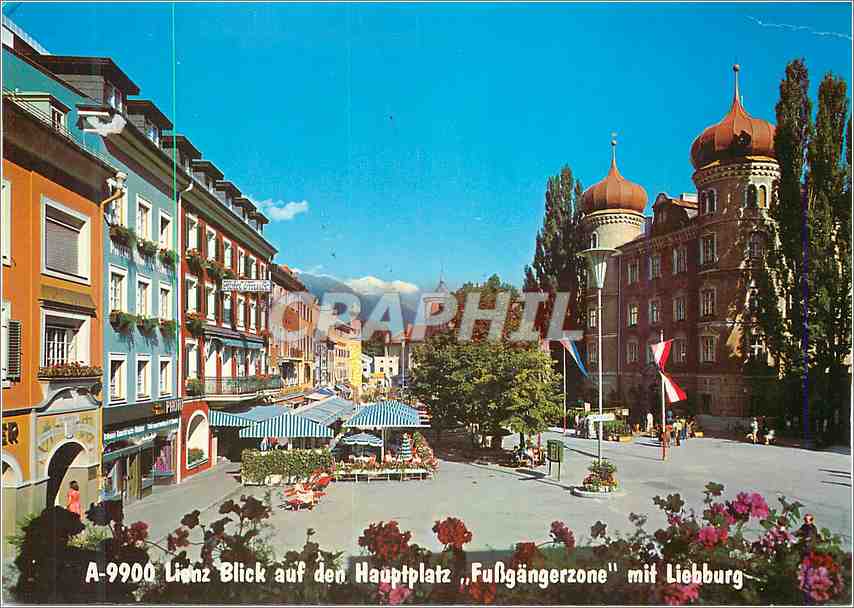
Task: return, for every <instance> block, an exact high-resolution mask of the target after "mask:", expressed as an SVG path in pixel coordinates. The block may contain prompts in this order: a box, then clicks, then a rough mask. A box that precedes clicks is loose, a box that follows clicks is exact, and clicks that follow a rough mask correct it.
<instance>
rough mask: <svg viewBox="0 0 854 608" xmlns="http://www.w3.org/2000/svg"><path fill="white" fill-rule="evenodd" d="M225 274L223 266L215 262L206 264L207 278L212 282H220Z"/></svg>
mask: <svg viewBox="0 0 854 608" xmlns="http://www.w3.org/2000/svg"><path fill="white" fill-rule="evenodd" d="M224 274H225V264H223V263H222V262H218V261H216V260H211V261H210V262H208V276H209V277H210V278H212V279H213V280H214V281H218V280H220V279H221V278H222V277H223V275H224Z"/></svg>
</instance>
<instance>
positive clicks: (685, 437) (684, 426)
mask: <svg viewBox="0 0 854 608" xmlns="http://www.w3.org/2000/svg"><path fill="white" fill-rule="evenodd" d="M679 427H680V429H681V431H682V441H688V420H686V419H685V418H681V419H680V420H679Z"/></svg>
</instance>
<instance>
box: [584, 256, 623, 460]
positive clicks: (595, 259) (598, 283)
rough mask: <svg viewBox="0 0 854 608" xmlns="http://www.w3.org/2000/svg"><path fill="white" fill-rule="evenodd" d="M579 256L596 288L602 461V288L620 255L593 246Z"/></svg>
mask: <svg viewBox="0 0 854 608" xmlns="http://www.w3.org/2000/svg"><path fill="white" fill-rule="evenodd" d="M577 255H578V257H580V258H583V259H585V260H586V261H587V268H588V270H587V276H588V282H591V280H592V283H593V286H594V287H595V288H596V326H597V328H598V330H599V332H598V333H599V348H598V349H597V350H598V351H599V354H598V356H597V362H598V366H599V432H598V433H596V439H597V441H598V444H599V445H598V448H597V449H598V458H599V462H600V463H601V462H602V420H601V418H602V288H603V287H604V286H605V271H606V270H607V269H608V258H610V257H611V256H615V255H620V252H619V251H617V250H616V249H610V248H608V247H591V248H590V249H585V250H584V251H581V252H579V253H578V254H577Z"/></svg>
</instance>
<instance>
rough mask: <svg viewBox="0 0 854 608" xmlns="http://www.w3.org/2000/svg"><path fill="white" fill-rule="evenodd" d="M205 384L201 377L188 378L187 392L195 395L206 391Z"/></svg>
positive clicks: (192, 395)
mask: <svg viewBox="0 0 854 608" xmlns="http://www.w3.org/2000/svg"><path fill="white" fill-rule="evenodd" d="M204 390H205V385H204V383H203V382H202V381H201V380H200V379H199V378H187V394H188V395H190V396H191V397H195V396H198V395H201V394H202V393H204Z"/></svg>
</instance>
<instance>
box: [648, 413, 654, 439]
mask: <svg viewBox="0 0 854 608" xmlns="http://www.w3.org/2000/svg"><path fill="white" fill-rule="evenodd" d="M654 421H655V419H654V418H653V415H652V412H647V413H646V432H647V435H650V434H652V425H653V422H654Z"/></svg>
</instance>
